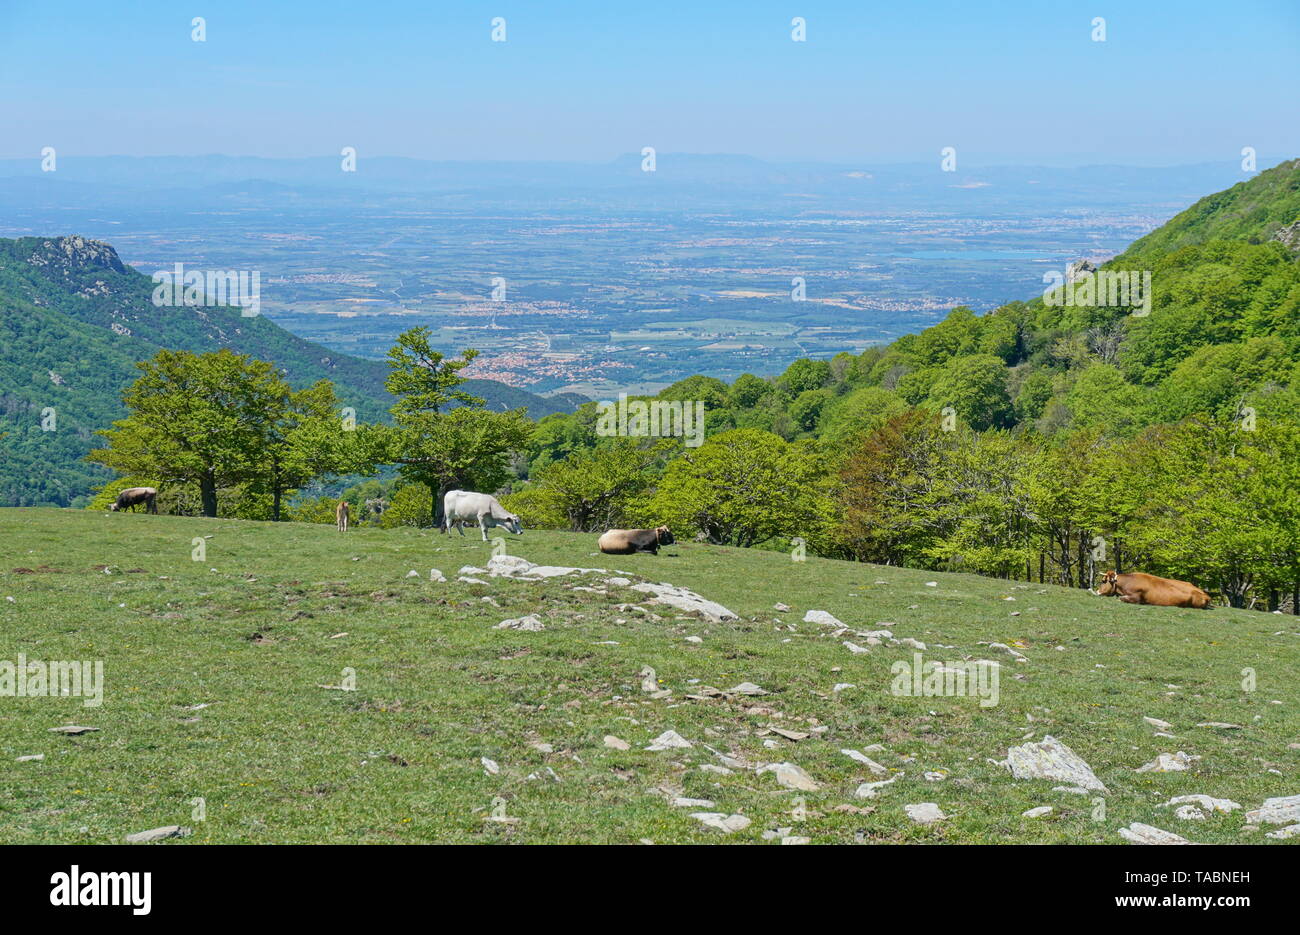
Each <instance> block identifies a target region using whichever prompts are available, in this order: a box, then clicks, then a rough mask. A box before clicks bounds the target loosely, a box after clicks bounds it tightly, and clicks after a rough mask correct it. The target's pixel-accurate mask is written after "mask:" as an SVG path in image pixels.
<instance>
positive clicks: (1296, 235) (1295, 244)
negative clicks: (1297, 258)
mask: <svg viewBox="0 0 1300 935" xmlns="http://www.w3.org/2000/svg"><path fill="white" fill-rule="evenodd" d="M1269 239H1270V240H1277V241H1280V242H1281V243H1282V244H1283V245H1285V246H1286V248H1287V249H1288V250H1293V251H1295V252H1296V253H1300V221H1294V222H1292V223H1290V224H1288V225H1287V226H1286V227H1280V228H1278V229H1277V230H1276V231H1274V232H1273V236H1272V237H1271V238H1269Z"/></svg>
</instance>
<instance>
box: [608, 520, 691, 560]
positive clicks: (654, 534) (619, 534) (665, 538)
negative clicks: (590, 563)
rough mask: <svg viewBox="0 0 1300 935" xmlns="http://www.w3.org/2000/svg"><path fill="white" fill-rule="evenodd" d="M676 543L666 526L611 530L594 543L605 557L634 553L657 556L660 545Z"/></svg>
mask: <svg viewBox="0 0 1300 935" xmlns="http://www.w3.org/2000/svg"><path fill="white" fill-rule="evenodd" d="M676 541H677V540H676V539H674V538H673V534H672V533H671V532H669V531H668V527H667V526H659V527H658V528H656V529H611V530H610V531H609V532H607V533H605V534H604V535H603V536H601V537H600V538H599V539H598V540H597V541H596V545H597V546H599V547H600V550H601V551H602V552H604V553H605V554H606V555H631V554H633V553H634V552H653V553H654V554H655V555H658V554H659V547H660V546H661V545H672V544H673V543H674V542H676Z"/></svg>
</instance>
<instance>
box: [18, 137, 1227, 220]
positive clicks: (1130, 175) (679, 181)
mask: <svg viewBox="0 0 1300 935" xmlns="http://www.w3.org/2000/svg"><path fill="white" fill-rule="evenodd" d="M644 160H645V157H643V156H642V155H641V154H640V153H628V154H626V155H624V156H620V157H619V158H617V159H613V160H610V161H607V162H596V163H577V162H434V161H430V160H423V159H408V158H401V157H392V156H369V155H367V154H365V153H360V154H358V156H357V162H356V171H354V172H345V171H343V169H342V161H343V160H342V157H341V156H320V157H312V158H306V159H263V158H258V157H251V156H221V155H212V156H158V157H135V156H81V157H79V156H74V155H68V156H60V157H59V159H58V162H57V170H56V171H54V172H42V171H41V163H40V160H39V159H36V158H31V159H3V160H0V204H14V205H24V206H27V205H40V204H44V203H46V202H47V201H49V200H50V199H54V200H57V201H58V202H60V203H65V204H66V203H68V202H70V201H71V202H77V203H83V202H84V203H91V204H104V205H112V204H119V203H127V202H128V201H129V203H131V204H134V205H136V206H163V205H167V204H168V203H174V202H175V201H176V199H177V198H178V196H179V194H180V193H181V192H192V193H201V194H203V195H205V196H209V197H210V196H213V195H215V196H218V197H229V198H232V199H241V198H252V199H257V200H261V201H275V200H277V199H280V200H284V201H286V202H299V203H301V202H302V201H304V200H306V201H313V200H334V199H338V198H340V197H342V198H377V197H378V198H383V197H386V196H393V197H408V196H410V195H413V194H425V195H438V196H439V197H441V198H444V199H445V198H453V199H454V198H456V197H458V196H461V195H464V194H466V193H474V194H475V195H477V196H480V197H481V196H483V195H484V194H486V193H496V194H498V195H500V196H502V197H506V198H509V199H510V201H511V203H512V204H518V203H520V202H526V203H537V202H541V203H547V202H550V201H551V200H559V201H561V202H563V201H567V200H569V199H571V198H573V197H574V196H575V195H577V194H578V193H584V192H585V193H593V194H595V193H598V194H599V195H600V196H601V197H602V198H603V199H614V200H616V201H619V202H623V203H629V202H637V201H640V200H642V199H646V200H648V201H649V203H655V204H658V203H660V202H661V200H662V198H663V195H664V194H665V192H666V191H671V192H674V193H677V194H691V195H694V196H696V197H701V198H704V199H707V198H708V197H709V196H710V195H718V196H725V197H726V198H727V199H728V200H729V202H730V203H731V204H732V205H735V204H737V201H736V199H737V198H739V197H740V195H741V194H742V193H753V194H754V195H755V196H761V197H763V198H768V197H771V196H772V195H773V194H780V193H784V194H785V195H786V196H788V197H799V196H802V195H806V194H809V193H816V194H820V195H823V196H834V197H836V198H839V199H848V200H851V201H853V202H854V203H855V204H872V203H876V204H879V205H880V206H882V207H888V208H891V209H907V208H909V207H912V206H915V205H933V204H936V203H937V204H947V205H949V206H950V207H951V204H950V203H951V202H952V201H953V199H954V193H956V192H959V191H964V192H965V193H966V195H967V199H966V202H969V204H970V207H972V208H974V209H978V208H981V207H989V206H996V205H1004V204H1015V205H1029V204H1037V203H1041V202H1043V201H1044V200H1052V201H1060V202H1067V203H1068V202H1071V201H1073V200H1076V199H1079V198H1081V197H1084V198H1085V200H1086V201H1087V202H1088V203H1090V204H1094V205H1109V206H1115V205H1128V204H1135V203H1140V202H1151V201H1166V200H1172V201H1181V202H1182V203H1184V204H1185V203H1186V202H1187V201H1188V200H1190V199H1191V198H1194V197H1195V196H1196V195H1198V194H1200V193H1202V192H1205V191H1212V190H1215V189H1219V188H1223V187H1224V186H1226V185H1230V184H1232V183H1233V182H1234V181H1238V180H1240V179H1241V178H1242V177H1243V173H1242V171H1241V167H1240V166H1239V165H1237V164H1236V163H1232V162H1224V163H1205V164H1198V165H1189V166H1170V167H1162V168H1152V167H1133V166H1114V165H1096V166H1083V167H1079V168H1060V167H1050V166H975V165H968V164H967V163H966V162H965V160H963V159H959V160H958V161H957V163H956V165H955V167H954V170H953V171H950V172H949V171H941V168H940V154H939V153H938V152H937V151H936V152H935V156H934V161H933V162H929V163H913V164H886V165H872V164H866V163H863V164H853V163H844V164H840V163H777V162H768V161H765V160H762V159H757V158H754V157H751V156H739V155H726V154H690V153H658V154H656V156H655V159H654V170H653V171H643V165H645V161H644ZM971 198H974V199H975V200H974V201H971V200H970V199H971ZM764 204H767V202H764ZM964 205H965V202H964V203H963V206H964Z"/></svg>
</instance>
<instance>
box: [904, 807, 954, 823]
mask: <svg viewBox="0 0 1300 935" xmlns="http://www.w3.org/2000/svg"><path fill="white" fill-rule="evenodd" d="M903 811H905V812H907V817H908V818H910V819H912V821H914V822H916V823H917V824H918V825H932V824H934V823H935V822H936V821H943V820H944V819H946V818H947V817H948V816H947V815H945V814H944V813H943V809H941V808H939V806H938V805H936V804H935V803H933V802H920V803H917V804H915V805H904V806H903Z"/></svg>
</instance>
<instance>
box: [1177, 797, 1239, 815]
mask: <svg viewBox="0 0 1300 935" xmlns="http://www.w3.org/2000/svg"><path fill="white" fill-rule="evenodd" d="M1171 805H1194V806H1200V807H1201V808H1203V809H1205V810H1206V811H1207V812H1222V813H1223V814H1225V815H1226V814H1228V813H1229V812H1232V811H1235V810H1236V809H1239V808H1241V806H1240V805H1238V804H1237V803H1236V802H1234V801H1232V799H1216V798H1215V797H1214V796H1212V795H1200V794H1197V795H1176V796H1174V797H1173V798H1172V799H1170V800H1169V801H1168V802H1165V803H1164V804H1163V805H1161V806H1160V807H1161V808H1168V807H1169V806H1171Z"/></svg>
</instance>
